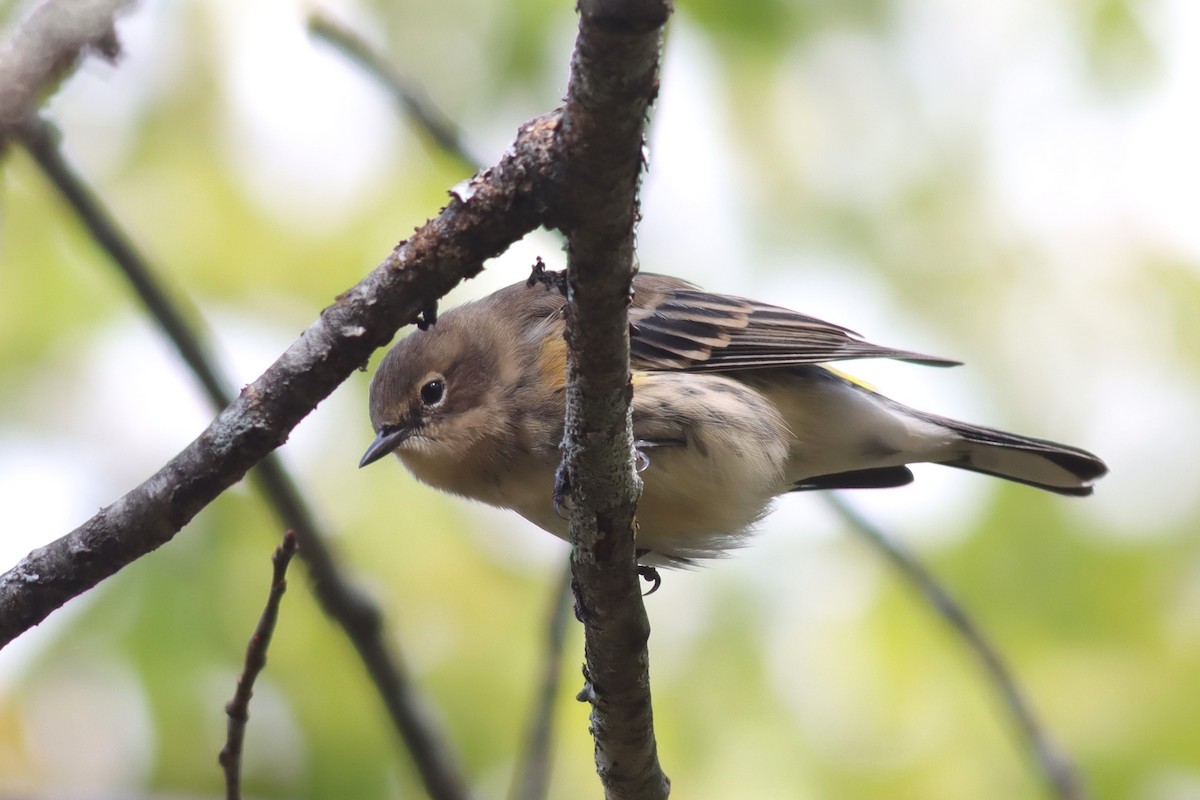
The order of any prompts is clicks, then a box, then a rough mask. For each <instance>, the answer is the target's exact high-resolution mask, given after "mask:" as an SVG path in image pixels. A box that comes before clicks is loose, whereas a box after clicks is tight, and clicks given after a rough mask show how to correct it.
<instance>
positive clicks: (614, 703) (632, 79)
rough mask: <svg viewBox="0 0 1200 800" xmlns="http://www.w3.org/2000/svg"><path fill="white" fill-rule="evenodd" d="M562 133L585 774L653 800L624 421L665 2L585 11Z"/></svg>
mask: <svg viewBox="0 0 1200 800" xmlns="http://www.w3.org/2000/svg"><path fill="white" fill-rule="evenodd" d="M579 12H580V21H579V36H578V39H577V40H576V45H575V52H574V55H573V57H572V60H571V79H570V83H569V85H568V90H567V105H566V108H565V110H564V112H563V121H562V125H561V127H560V130H559V140H560V142H561V147H562V151H563V155H564V159H565V160H564V162H563V171H564V178H563V181H562V182H561V184H560V185H559V189H560V190H561V192H562V194H561V196H560V197H559V201H560V204H559V205H558V206H557V208H556V211H557V217H556V220H555V223H556V225H557V227H559V228H561V229H562V230H563V231H564V232H565V233H566V236H567V271H568V281H567V284H568V290H567V299H568V308H567V344H568V347H569V351H570V358H569V360H568V368H567V420H566V431H565V439H564V450H565V453H564V456H563V464H562V467H561V473H562V477H564V478H565V481H566V484H567V485H568V486H569V487H570V490H571V526H570V529H571V543H572V545H573V549H572V558H571V564H572V571H573V575H574V582H575V596H576V607H577V613H578V615H579V617H580V619H581V620H582V622H583V623H584V634H585V644H584V652H585V657H586V662H587V663H586V665H585V675H586V680H587V683H586V685H585V688H584V690H583V692H581V694H580V697H581V699H586V700H587V701H588V702H590V703H591V704H592V714H591V722H592V734H593V737H594V740H595V751H596V769H597V772H598V773H599V775H600V779H601V782H602V783H603V784H604V791H605V795H606V797H608V798H610V800H615V799H616V798H664V797H666V796H667V795H668V794H669V792H670V781H669V780H668V779H667V777H666V775H664V774H663V772H662V768H661V767H660V766H659V763H658V753H657V745H656V743H655V739H654V725H653V715H652V711H651V705H650V677H649V657H648V654H647V650H646V643H647V640H648V638H649V635H650V625H649V622H648V620H647V618H646V609H645V607H644V606H643V605H642V598H641V587H640V585H639V579H638V575H637V572H636V566H637V558H636V554H635V546H634V533H633V528H634V513H635V510H636V506H637V497H638V494H639V493H640V491H641V481H640V480H639V479H638V476H637V473H636V472H635V470H634V464H633V436H632V431H631V424H630V423H631V420H630V400H631V398H632V392H633V388H632V384H631V382H630V371H629V318H628V305H629V293H630V291H631V285H632V280H633V247H634V226H635V224H636V221H637V217H638V199H637V193H638V187H639V181H640V177H641V168H642V147H643V144H644V142H643V129H644V127H645V124H646V115H647V113H648V111H649V108H650V104H651V103H652V102H653V101H654V98H655V96H656V94H657V92H658V66H659V55H660V52H661V47H662V33H663V26H664V25H665V24H666V22H667V19H668V17H669V16H670V12H671V8H670V5H669V3H667V2H663V1H662V0H582V2H580V4H579Z"/></svg>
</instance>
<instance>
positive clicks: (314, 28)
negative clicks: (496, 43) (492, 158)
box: [308, 10, 484, 170]
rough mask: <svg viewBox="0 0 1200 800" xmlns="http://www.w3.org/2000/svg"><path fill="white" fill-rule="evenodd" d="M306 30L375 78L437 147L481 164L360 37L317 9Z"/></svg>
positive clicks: (422, 98) (419, 93)
mask: <svg viewBox="0 0 1200 800" xmlns="http://www.w3.org/2000/svg"><path fill="white" fill-rule="evenodd" d="M308 30H309V33H311V34H312V35H313V36H314V37H316V38H318V39H321V40H323V41H325V42H327V43H329V44H330V45H332V46H333V47H335V48H337V49H338V50H339V51H340V52H341V53H342V54H343V55H345V56H346V57H347V58H349V59H350V60H351V61H353V62H354V63H356V64H358V65H359V66H360V67H362V69H363V70H364V71H365V72H366V73H367V74H368V75H370V76H371V77H372V78H374V79H375V80H376V81H378V82H379V84H380V85H381V86H383V88H384V89H386V90H387V92H388V94H389V95H391V97H392V101H393V102H395V103H396V105H398V106H400V108H402V109H403V110H404V112H405V113H406V114H407V115H408V116H409V117H410V118H411V119H412V120H413V121H415V122H416V123H417V127H418V128H420V130H421V131H423V132H424V133H425V135H426V136H428V137H429V138H430V139H431V140H432V141H433V143H434V144H435V145H437V147H439V148H441V149H442V150H444V151H445V152H447V153H449V154H450V155H452V156H454V157H455V158H457V159H458V160H459V161H460V162H462V163H463V164H464V165H465V166H467V167H470V168H471V169H474V170H478V169H480V167H482V165H483V163H484V162H483V159H481V158H478V157H476V156H475V155H473V154H472V153H471V151H470V148H468V147H467V145H466V144H465V143H464V142H463V138H462V134H461V133H460V132H459V129H458V126H457V125H455V124H454V123H453V122H452V121H451V120H450V119H449V117H447V116H446V115H444V114H442V112H441V111H439V110H438V109H437V107H436V106H434V104H433V102H432V101H431V100H430V99H429V98H428V97H426V96H425V93H424V92H422V91H421V89H420V88H419V87H418V86H416V85H415V84H413V83H411V82H410V81H408V80H405V78H404V76H402V75H401V74H400V73H399V72H397V71H396V70H395V69H394V68H393V67H392V65H391V64H389V63H388V61H387V59H385V58H384V57H383V56H381V55H380V54H378V53H376V52H375V51H374V50H372V49H371V47H370V45H368V44H367V43H366V42H364V41H363V40H362V37H360V36H359V35H358V34H356V33H355V32H354V31H352V30H350V29H349V28H347V27H345V26H344V25H342V24H341V23H339V22H337V21H336V20H334V19H333V18H332V17H330V16H329V15H327V14H325V13H324V12H322V11H320V10H316V11H313V12H312V13H310V14H309V16H308Z"/></svg>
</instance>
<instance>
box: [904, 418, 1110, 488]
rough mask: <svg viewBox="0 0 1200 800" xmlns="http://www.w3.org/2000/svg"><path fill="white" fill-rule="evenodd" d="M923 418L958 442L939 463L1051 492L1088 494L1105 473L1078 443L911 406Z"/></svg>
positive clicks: (1103, 468) (1106, 468)
mask: <svg viewBox="0 0 1200 800" xmlns="http://www.w3.org/2000/svg"><path fill="white" fill-rule="evenodd" d="M909 413H912V414H915V415H916V416H918V417H920V418H921V419H923V420H925V421H927V422H931V423H934V424H935V425H940V426H941V427H943V428H946V429H948V430H950V431H952V432H953V433H955V434H956V435H957V436H958V437H959V439H960V443H959V445H958V446H956V447H954V448H953V449H954V450H955V455H954V456H953V457H952V458H949V459H945V460H942V459H938V463H941V464H945V465H946V466H949V467H958V468H959V469H969V470H972V471H974V472H982V473H983V474H985V475H994V476H996V477H998V478H1005V479H1007V480H1010V481H1016V482H1017V483H1024V484H1027V485H1029V486H1036V487H1037V488H1039V489H1045V490H1046V491H1049V492H1056V493H1058V494H1067V495H1077V496H1083V495H1089V494H1091V493H1092V484H1093V483H1095V482H1096V481H1097V480H1099V479H1100V478H1101V477H1102V476H1103V475H1104V474H1105V473H1107V472H1108V467H1107V466H1106V465H1105V464H1104V462H1103V461H1101V460H1100V459H1099V458H1097V457H1096V456H1094V455H1092V454H1091V453H1089V452H1088V451H1086V450H1082V449H1080V448H1078V447H1071V446H1069V445H1065V444H1059V443H1057V442H1051V441H1047V440H1045V439H1034V438H1032V437H1029V436H1018V435H1017V434H1014V433H1007V432H1005V431H1001V430H997V429H996V428H985V427H983V426H981V425H968V424H966V423H964V422H958V421H957V420H952V419H948V418H946V417H939V416H936V415H934V414H926V413H923V412H917V411H911V410H910V412H909Z"/></svg>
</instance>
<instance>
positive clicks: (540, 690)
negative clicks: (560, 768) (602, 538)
mask: <svg viewBox="0 0 1200 800" xmlns="http://www.w3.org/2000/svg"><path fill="white" fill-rule="evenodd" d="M563 566H564V569H563V573H562V577H561V578H560V579H559V581H558V583H557V584H556V585H555V587H554V597H553V599H552V600H551V606H550V615H549V619H548V621H547V624H546V649H545V652H544V654H543V659H542V670H541V673H540V674H539V675H538V685H537V689H536V691H535V692H534V698H533V713H532V714H531V715H530V720H529V732H528V734H527V736H526V740H525V746H524V748H523V750H522V753H521V757H520V758H519V759H518V761H517V775H516V776H515V778H514V780H513V788H512V800H543V798H545V797H546V791H547V789H548V787H549V785H550V746H551V741H552V736H551V734H552V733H553V727H554V699H555V697H557V695H558V687H559V684H560V683H561V681H562V659H563V645H564V643H565V642H566V638H567V607H568V603H567V599H568V597H569V596H570V593H571V565H570V564H569V563H568V564H564V565H563Z"/></svg>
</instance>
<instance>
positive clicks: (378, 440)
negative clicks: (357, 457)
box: [358, 427, 413, 469]
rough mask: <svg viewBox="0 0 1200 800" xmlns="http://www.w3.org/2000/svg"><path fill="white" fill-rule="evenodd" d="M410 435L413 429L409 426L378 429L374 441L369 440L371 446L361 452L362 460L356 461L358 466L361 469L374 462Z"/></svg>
mask: <svg viewBox="0 0 1200 800" xmlns="http://www.w3.org/2000/svg"><path fill="white" fill-rule="evenodd" d="M412 435H413V429H412V428H409V427H403V428H396V429H394V430H384V431H380V432H379V435H378V436H376V437H375V441H373V442H371V446H370V447H368V448H367V452H365V453H363V457H362V461H359V462H358V468H359V469H362V468H363V467H365V466H366V465H367V464H374V463H375V462H376V461H378V460H379V459H381V458H383V457H384V456H386V455H387V454H388V453H390V452H392V451H393V450H395V449H396V448H397V447H399V446H400V445H401V444H403V443H404V440H405V439H407V438H409V437H410V436H412Z"/></svg>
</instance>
